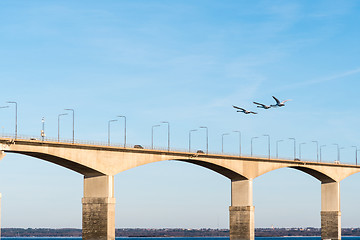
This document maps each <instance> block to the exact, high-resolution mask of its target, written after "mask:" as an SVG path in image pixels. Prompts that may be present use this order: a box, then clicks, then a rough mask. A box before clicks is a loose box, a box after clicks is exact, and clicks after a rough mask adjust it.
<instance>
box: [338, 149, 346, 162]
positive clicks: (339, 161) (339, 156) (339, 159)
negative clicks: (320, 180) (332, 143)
mask: <svg viewBox="0 0 360 240" xmlns="http://www.w3.org/2000/svg"><path fill="white" fill-rule="evenodd" d="M344 148H345V147H341V148H339V163H340V153H341V151H340V150H341V149H344Z"/></svg>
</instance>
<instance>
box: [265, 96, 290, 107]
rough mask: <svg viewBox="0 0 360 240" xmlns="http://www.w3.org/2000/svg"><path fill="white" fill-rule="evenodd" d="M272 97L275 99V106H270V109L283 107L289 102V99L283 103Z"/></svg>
mask: <svg viewBox="0 0 360 240" xmlns="http://www.w3.org/2000/svg"><path fill="white" fill-rule="evenodd" d="M272 97H273V98H274V99H275V101H276V104H275V105H270V107H283V106H285V103H286V102H287V101H291V99H288V100H284V101H282V102H280V101H279V99H277V98H276V97H274V96H272Z"/></svg>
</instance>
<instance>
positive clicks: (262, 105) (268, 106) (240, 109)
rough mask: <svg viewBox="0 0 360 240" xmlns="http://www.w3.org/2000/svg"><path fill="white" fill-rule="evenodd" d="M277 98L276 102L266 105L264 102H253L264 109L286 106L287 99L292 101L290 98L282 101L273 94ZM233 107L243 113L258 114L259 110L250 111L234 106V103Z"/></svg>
mask: <svg viewBox="0 0 360 240" xmlns="http://www.w3.org/2000/svg"><path fill="white" fill-rule="evenodd" d="M272 97H273V98H274V100H275V102H276V103H275V104H271V105H265V104H262V103H258V102H253V103H254V104H255V105H257V106H256V107H258V108H263V109H269V108H277V107H283V106H285V103H286V102H287V101H291V99H288V100H284V101H282V102H280V100H279V99H277V98H276V97H274V96H272ZM233 108H235V109H237V112H241V113H245V114H257V112H253V111H248V110H246V109H244V108H241V107H237V106H234V105H233Z"/></svg>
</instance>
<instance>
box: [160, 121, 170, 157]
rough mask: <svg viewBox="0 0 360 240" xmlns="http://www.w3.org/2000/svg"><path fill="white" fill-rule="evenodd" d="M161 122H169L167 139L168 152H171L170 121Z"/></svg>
mask: <svg viewBox="0 0 360 240" xmlns="http://www.w3.org/2000/svg"><path fill="white" fill-rule="evenodd" d="M161 123H165V124H167V127H168V129H167V133H168V136H167V140H168V152H170V123H169V122H167V121H162V122H161Z"/></svg>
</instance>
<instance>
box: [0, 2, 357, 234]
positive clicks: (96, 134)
mask: <svg viewBox="0 0 360 240" xmlns="http://www.w3.org/2000/svg"><path fill="white" fill-rule="evenodd" d="M359 11H360V4H359V2H358V1H351V0H349V1H333V0H331V1H325V0H324V1H316V2H314V1H295V0H294V1H231V0H227V1H209V0H208V1H196V2H195V1H177V0H175V1H153V0H150V1H148V0H147V1H140V0H136V1H120V0H119V1H110V0H109V1H102V2H99V1H14V0H11V1H10V0H2V1H0V56H1V57H0V83H1V97H0V106H2V105H6V103H5V102H6V101H17V102H18V104H19V122H18V131H19V134H24V135H34V136H39V134H40V130H41V118H42V117H45V119H46V134H47V136H48V137H54V138H55V137H57V116H58V114H60V113H63V112H64V111H63V109H64V108H74V109H75V114H76V115H75V117H76V138H77V139H81V140H93V141H104V142H105V141H107V121H108V120H110V119H113V118H114V117H115V116H117V115H126V116H127V119H128V143H130V144H142V145H148V146H149V145H150V144H151V126H152V125H155V124H158V123H159V122H160V121H169V122H170V124H171V143H172V147H173V148H178V149H186V148H187V146H188V131H189V130H190V129H194V128H197V127H199V126H207V127H208V128H209V150H210V151H211V152H220V151H221V134H223V133H227V132H229V133H231V134H230V135H229V136H225V143H224V151H225V152H226V153H237V144H238V142H237V135H236V134H235V133H232V131H234V130H240V131H241V132H242V136H243V153H244V154H250V139H251V137H254V136H260V138H259V139H256V140H254V152H255V154H257V155H265V154H266V153H267V142H266V138H265V137H262V135H263V134H270V136H271V140H272V146H271V151H272V154H273V155H274V154H275V141H276V140H280V139H284V142H282V143H280V145H279V155H280V157H284V158H285V157H292V142H291V141H290V140H288V138H289V137H295V138H296V139H297V143H301V142H306V144H305V145H303V146H302V149H303V150H302V156H303V158H304V159H315V158H316V150H315V144H314V143H312V142H311V141H313V140H317V141H319V143H320V144H321V145H327V147H325V148H324V149H323V158H324V160H326V161H334V160H335V159H336V147H335V146H334V145H332V144H333V143H338V144H339V145H340V146H341V147H345V148H344V149H343V150H341V161H342V162H349V163H353V162H354V150H353V149H352V148H351V146H352V145H357V146H359V147H360V142H359V139H358V133H359V131H360V127H359V124H358V119H359V117H360V114H359V112H358V111H357V109H358V103H359V100H360V97H359V94H358V89H359V80H358V79H359V78H360V61H359V53H360V45H359V44H358V41H359V40H358V39H359V37H360V30H359V28H358V25H359V24H358V23H359V21H360V14H359ZM273 95H274V96H277V97H278V98H280V99H292V101H290V102H288V103H287V106H286V107H285V108H280V109H270V110H261V109H256V108H255V106H254V105H253V104H252V101H259V102H264V103H266V104H270V103H273V99H272V97H271V96H273ZM231 105H238V106H242V107H245V108H248V109H250V110H257V111H258V112H259V114H258V115H256V116H248V115H243V114H238V113H236V112H235V111H234V109H232V107H231ZM61 123H62V128H61V137H62V138H65V139H70V138H71V134H72V133H71V130H72V125H71V124H72V122H71V117H70V116H64V117H63V118H62V119H61ZM0 126H1V131H2V132H4V133H13V131H14V108H13V106H11V107H10V108H8V109H0ZM112 126H113V128H112V141H113V142H116V143H120V144H121V143H122V138H123V135H122V134H123V132H122V125H121V124H120V123H116V124H113V125H112ZM166 134H167V133H166V127H165V125H163V126H162V127H160V128H157V129H156V130H155V135H154V145H155V146H156V147H166V141H167V139H166ZM192 145H193V148H194V149H204V148H205V132H204V131H201V130H199V131H198V132H196V133H194V134H193V139H192ZM115 182H116V183H115V184H116V185H115V196H116V199H117V205H116V211H117V215H116V226H117V227H154V228H162V227H186V228H200V227H210V228H217V227H221V228H227V227H228V206H229V204H230V182H229V180H228V179H225V178H224V177H222V176H220V175H217V174H215V173H213V172H211V171H209V170H207V169H203V168H200V167H197V166H193V165H189V164H185V163H178V162H163V163H155V164H150V165H147V166H142V167H139V168H136V169H132V170H129V171H126V172H124V173H120V174H118V175H117V176H116V178H115ZM359 183H360V176H358V175H354V176H351V177H349V178H348V179H345V180H344V181H343V182H342V184H341V187H342V189H341V190H342V193H341V195H342V199H341V205H342V219H343V222H342V223H343V226H344V227H357V226H359V225H360V220H359V218H358V216H359V214H360V209H359V208H358V207H357V199H358V198H359V197H360V195H359V191H358V185H359ZM0 192H1V193H2V194H3V199H2V226H3V227H81V197H82V176H81V175H78V174H77V173H74V172H71V171H69V170H67V169H63V168H61V167H58V166H55V165H52V164H50V163H47V162H43V161H40V160H37V159H33V158H30V157H24V156H18V155H12V154H8V155H7V156H6V157H5V158H4V159H3V160H2V161H1V162H0ZM254 205H255V208H256V210H255V211H256V213H255V214H256V215H255V218H256V220H255V221H256V227H271V226H272V225H274V226H275V227H301V226H302V227H305V226H315V227H319V226H320V183H319V182H318V181H317V180H316V179H313V178H311V177H310V176H307V175H305V174H303V173H301V172H298V171H296V170H292V169H281V170H277V171H274V172H271V173H268V174H265V175H263V176H261V177H259V178H258V179H255V180H254Z"/></svg>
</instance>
